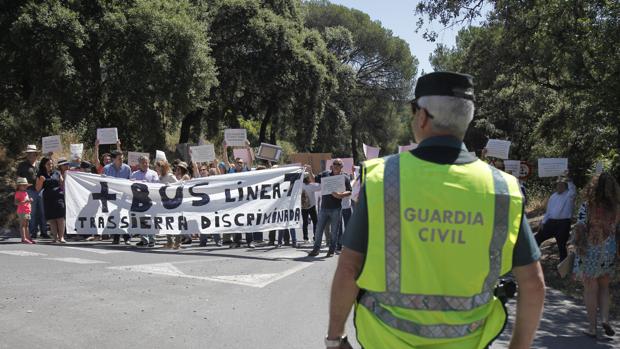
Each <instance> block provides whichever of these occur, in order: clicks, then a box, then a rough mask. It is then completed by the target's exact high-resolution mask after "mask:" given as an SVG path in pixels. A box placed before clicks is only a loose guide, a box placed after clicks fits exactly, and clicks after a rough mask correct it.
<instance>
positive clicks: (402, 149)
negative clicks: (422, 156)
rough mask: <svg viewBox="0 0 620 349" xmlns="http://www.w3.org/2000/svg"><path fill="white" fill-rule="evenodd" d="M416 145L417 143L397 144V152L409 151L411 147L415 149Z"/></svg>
mask: <svg viewBox="0 0 620 349" xmlns="http://www.w3.org/2000/svg"><path fill="white" fill-rule="evenodd" d="M417 147H418V144H417V143H411V144H409V145H399V146H398V153H403V152H406V151H410V150H413V149H415V148H417Z"/></svg>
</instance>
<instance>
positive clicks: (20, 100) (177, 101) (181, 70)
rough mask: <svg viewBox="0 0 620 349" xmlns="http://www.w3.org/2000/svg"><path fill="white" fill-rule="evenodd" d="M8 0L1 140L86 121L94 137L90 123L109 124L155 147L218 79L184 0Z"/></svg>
mask: <svg viewBox="0 0 620 349" xmlns="http://www.w3.org/2000/svg"><path fill="white" fill-rule="evenodd" d="M8 6H10V7H9V8H7V9H6V11H2V15H1V17H0V30H1V31H2V39H0V66H2V68H0V69H3V70H2V71H1V72H2V79H3V82H2V84H1V85H2V86H0V100H1V101H2V102H3V103H2V106H3V107H4V109H3V110H2V113H0V122H2V124H3V125H7V126H10V127H8V128H7V129H5V134H3V137H2V140H3V141H5V140H6V141H7V143H6V144H8V145H9V146H11V147H15V148H17V147H20V148H21V146H23V143H25V142H28V141H30V142H32V140H33V138H34V139H37V138H38V137H40V136H41V135H46V134H49V133H51V132H57V131H59V129H60V128H61V127H62V128H72V127H75V126H76V125H78V124H86V130H87V131H86V132H87V134H86V135H84V136H85V137H89V138H91V139H92V138H94V133H95V129H96V128H97V127H101V126H104V125H107V126H116V127H118V128H119V131H120V136H121V138H123V142H124V143H125V144H126V146H127V147H129V148H131V147H134V148H135V149H140V148H142V149H145V150H150V151H152V150H155V149H157V148H162V147H163V146H164V145H165V139H166V137H165V135H166V131H169V130H171V129H174V128H176V127H178V121H179V119H180V117H181V116H182V115H184V114H185V113H187V112H189V111H191V110H194V109H196V108H197V107H201V106H203V105H204V101H205V97H206V96H207V95H208V92H209V90H210V87H211V86H212V85H213V84H215V83H216V82H217V80H216V79H215V71H214V66H213V63H212V60H211V58H210V56H209V47H208V41H207V34H206V32H205V31H204V27H203V26H201V25H200V23H199V22H198V21H197V19H196V18H195V17H194V9H193V7H192V5H191V4H190V3H189V2H188V1H173V0H157V1H146V0H137V1H132V2H126V1H111V0H110V1H104V0H99V1H88V2H79V1H76V2H60V1H53V0H49V1H44V2H41V3H33V2H26V3H20V4H14V3H12V2H11V3H10V5H8ZM16 128H17V129H28V130H30V132H29V134H28V136H29V137H32V138H30V139H25V138H23V137H19V136H20V135H23V133H21V132H17V133H16V132H15V130H16ZM15 135H17V137H16V136H15ZM4 136H6V138H5V137H4Z"/></svg>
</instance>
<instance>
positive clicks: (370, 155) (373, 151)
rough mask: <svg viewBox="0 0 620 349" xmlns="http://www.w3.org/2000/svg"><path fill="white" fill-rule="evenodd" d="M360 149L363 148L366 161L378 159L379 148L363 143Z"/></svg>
mask: <svg viewBox="0 0 620 349" xmlns="http://www.w3.org/2000/svg"><path fill="white" fill-rule="evenodd" d="M362 147H363V148H364V155H365V156H366V160H370V159H376V158H378V157H379V152H380V151H381V148H378V147H371V146H369V145H366V144H363V143H362Z"/></svg>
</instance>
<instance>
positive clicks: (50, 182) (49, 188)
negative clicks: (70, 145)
mask: <svg viewBox="0 0 620 349" xmlns="http://www.w3.org/2000/svg"><path fill="white" fill-rule="evenodd" d="M53 168H54V164H53V161H52V159H50V158H43V159H41V161H40V162H39V173H38V174H37V183H36V189H37V191H39V192H40V191H41V190H43V208H44V211H45V219H46V220H47V223H48V224H49V225H50V231H51V233H52V239H53V242H56V241H58V242H61V243H65V242H66V241H65V237H64V235H65V194H64V193H63V191H62V186H63V178H62V175H61V174H60V172H58V171H55V170H54V169H53Z"/></svg>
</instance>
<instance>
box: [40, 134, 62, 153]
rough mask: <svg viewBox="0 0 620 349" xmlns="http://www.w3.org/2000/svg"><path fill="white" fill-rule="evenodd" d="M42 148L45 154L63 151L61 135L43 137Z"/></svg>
mask: <svg viewBox="0 0 620 349" xmlns="http://www.w3.org/2000/svg"><path fill="white" fill-rule="evenodd" d="M41 148H42V151H43V154H47V153H53V152H60V151H62V143H61V142H60V136H48V137H43V138H42V139H41Z"/></svg>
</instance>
